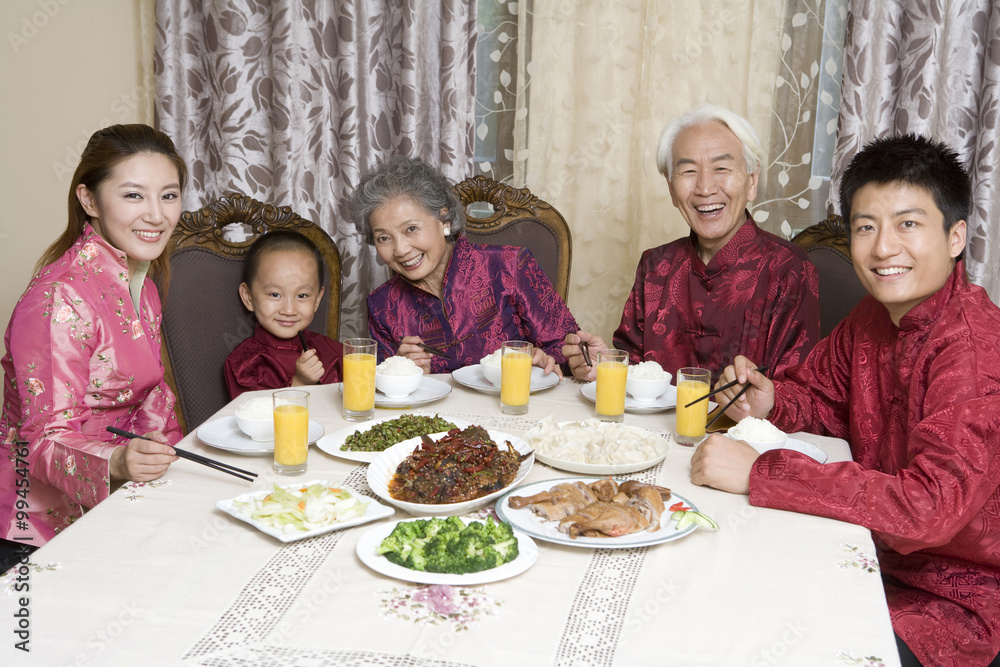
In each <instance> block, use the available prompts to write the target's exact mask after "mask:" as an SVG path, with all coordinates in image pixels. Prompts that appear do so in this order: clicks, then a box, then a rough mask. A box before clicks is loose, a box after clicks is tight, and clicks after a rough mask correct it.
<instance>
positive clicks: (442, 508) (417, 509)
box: [367, 430, 535, 516]
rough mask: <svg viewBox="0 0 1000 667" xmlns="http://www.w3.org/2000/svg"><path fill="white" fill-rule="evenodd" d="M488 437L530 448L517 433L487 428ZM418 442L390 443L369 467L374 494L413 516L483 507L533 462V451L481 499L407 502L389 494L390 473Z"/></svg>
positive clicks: (500, 443)
mask: <svg viewBox="0 0 1000 667" xmlns="http://www.w3.org/2000/svg"><path fill="white" fill-rule="evenodd" d="M487 433H488V434H489V436H490V438H492V439H493V442H495V443H497V447H504V441H505V440H510V444H512V445H514V449H516V450H517V451H519V452H520V453H522V454H527V453H528V452H530V451H531V448H530V447H528V443H526V442H525V441H524V440H521V438H519V437H517V436H516V435H510V434H509V433H501V432H500V431H490V430H487ZM419 444H420V438H411V439H409V440H404V441H403V442H401V443H399V444H398V445H393V446H392V447H390V448H389V449H387V450H385V451H384V452H382V453H381V454H379V455H378V457H376V458H375V460H374V461H372V462H371V464H370V465H369V466H368V476H367V479H368V486H369V487H371V490H372V491H373V492H374V493H375V495H376V496H378V497H379V498H381V499H382V500H384V501H386V502H387V503H389V504H390V505H395V506H396V507H398V508H400V509H401V510H403V511H405V512H409V513H410V514H413V515H414V516H450V515H452V514H465V513H467V512H471V511H473V510H477V509H479V508H480V507H485V506H486V505H489V504H490V503H492V502H493V501H494V500H496V499H497V498H499V497H500V496H502V495H503V494H504V493H506V492H507V491H508V490H510V489H512V488H514V486H516V485H517V484H518V483H519V482H520V481H521V480H522V479H524V477H525V476H526V475H527V474H528V471H530V470H531V466H532V464H534V462H535V456H534V454H532V455H530V456H528V458H526V459H524V460H523V461H521V467H520V468H519V469H518V471H517V476H516V477H515V478H514V481H512V482H511V483H510V484H508V485H507V486H505V487H504V488H502V489H500V490H499V491H494V492H493V493H490V494H488V495H485V496H483V497H482V498H476V499H475V500H466V501H464V502H460V503H447V504H444V505H429V504H428V505H425V504H423V503H408V502H405V501H402V500H396V499H395V498H393V497H392V496H390V495H389V481H390V480H392V476H393V475H394V474H396V468H397V467H399V464H400V463H401V462H402V461H403V459H405V458H406V457H407V456H409V455H410V452H412V451H413V450H414V449H416V447H417V445H419Z"/></svg>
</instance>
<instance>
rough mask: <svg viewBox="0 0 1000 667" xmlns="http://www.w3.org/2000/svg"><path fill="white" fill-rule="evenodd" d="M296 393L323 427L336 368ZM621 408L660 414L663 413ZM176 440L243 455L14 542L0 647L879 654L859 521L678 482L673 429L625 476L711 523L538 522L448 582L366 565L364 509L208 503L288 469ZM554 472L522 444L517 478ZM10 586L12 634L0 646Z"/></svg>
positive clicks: (887, 643) (375, 653)
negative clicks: (287, 531)
mask: <svg viewBox="0 0 1000 667" xmlns="http://www.w3.org/2000/svg"><path fill="white" fill-rule="evenodd" d="M438 378H439V379H442V380H444V381H446V382H448V383H449V384H451V385H452V386H453V387H454V390H453V391H452V393H451V394H450V395H449V396H448V397H446V398H444V399H443V400H440V401H438V402H435V403H433V404H430V405H425V406H421V407H418V408H416V409H415V411H417V412H420V413H423V414H434V413H440V414H442V415H451V416H454V417H458V418H462V419H466V420H469V421H472V422H474V423H479V424H482V425H484V426H486V427H488V428H491V429H497V430H500V431H505V432H508V433H513V434H518V435H519V434H521V433H523V432H524V431H526V430H528V429H529V428H531V427H532V426H534V425H535V424H536V423H537V421H538V420H539V419H541V418H542V417H544V416H546V415H549V414H552V415H554V416H555V417H556V418H557V419H558V420H560V421H565V420H577V419H584V418H587V417H590V416H592V415H593V403H591V402H589V401H588V400H587V399H586V398H584V397H583V396H582V395H581V394H580V391H579V390H580V386H581V385H579V384H577V383H575V382H573V381H571V380H564V381H563V382H562V383H560V384H559V385H558V386H557V387H554V388H552V389H549V390H546V391H543V392H539V393H536V394H533V395H532V397H531V404H530V410H529V412H528V414H527V415H524V416H522V417H510V416H506V415H503V414H501V413H500V412H499V398H498V397H497V396H495V395H488V394H484V393H479V392H477V391H474V390H471V389H468V388H466V387H464V386H462V385H459V384H458V383H456V382H454V381H453V380H452V379H451V378H450V377H449V376H438ZM311 392H312V405H311V417H312V418H313V419H315V420H317V421H319V422H320V423H321V424H322V425H323V426H324V428H325V429H326V432H327V433H331V432H333V431H336V430H339V429H341V428H343V427H344V426H346V425H347V424H348V423H347V422H345V421H344V420H343V419H342V418H341V416H340V411H341V393H340V391H339V389H338V387H337V386H327V387H316V388H312V389H311ZM256 395H266V392H265V393H259V394H256ZM252 396H254V395H253V394H250V395H246V397H252ZM239 400H245V398H241V399H239ZM235 404H236V403H234V404H231V405H230V406H227V407H226V408H225V409H223V410H222V411H220V412H219V414H217V415H216V416H215V417H214V418H215V419H217V418H220V417H223V416H228V415H231V414H233V413H234V411H235V407H234V406H235ZM399 412H401V411H400V410H382V409H379V410H377V411H376V417H388V416H394V415H395V414H398V413H399ZM625 421H626V423H628V424H631V425H635V426H642V427H645V428H649V429H653V430H659V431H662V432H663V433H664V434H669V433H670V431H671V430H672V428H673V424H674V414H673V412H672V411H666V412H660V413H656V414H648V415H633V414H628V415H626V420H625ZM796 437H799V438H801V439H804V440H809V441H810V442H813V443H814V444H816V445H818V446H819V447H821V448H822V449H824V450H825V451H826V452H827V453H828V454H830V457H831V460H834V461H836V460H845V459H847V458H848V457H849V451H848V448H847V444H846V443H845V442H843V441H841V440H834V439H831V438H822V437H818V436H810V435H797V436H796ZM179 446H182V447H185V448H187V449H190V450H192V451H195V452H198V453H201V454H205V455H208V456H212V457H214V458H218V459H222V460H225V461H227V462H229V463H232V464H234V465H238V466H240V467H244V468H249V469H253V470H256V471H257V472H259V473H261V475H260V477H259V478H258V480H257V481H256V482H255V483H253V484H250V483H247V482H243V481H240V480H238V479H235V478H233V477H229V476H227V475H224V474H222V473H219V472H216V471H214V470H211V469H208V468H205V467H203V466H199V465H196V464H194V463H191V462H189V461H184V460H181V461H178V462H176V463H175V464H174V465H172V466H171V469H170V471H169V472H168V474H167V475H165V476H164V477H163V478H162V479H161V480H158V481H156V482H151V483H146V484H134V483H130V484H127V485H125V486H124V487H122V488H121V489H119V490H118V491H117V492H115V493H114V494H112V496H111V497H110V498H109V499H108V500H106V501H105V502H103V503H101V504H100V505H99V506H98V507H97V508H95V509H94V510H92V511H90V512H88V514H87V515H86V516H85V517H84V518H83V519H81V520H80V521H79V522H78V523H77V524H75V525H73V526H72V527H71V528H70V529H68V530H67V531H66V532H65V533H63V534H62V535H60V536H58V537H57V538H56V539H54V540H52V541H51V542H50V543H49V544H48V545H46V546H45V547H44V548H42V549H40V550H39V551H37V552H36V553H35V554H33V555H32V556H31V565H30V566H29V575H28V577H27V582H28V585H29V588H28V590H27V591H25V589H23V588H22V589H21V591H20V592H18V591H15V585H16V584H17V581H16V580H15V579H14V574H13V573H9V574H8V575H7V577H6V579H5V580H4V581H3V582H2V585H3V586H4V591H5V593H6V595H3V596H0V599H2V601H3V602H2V604H3V607H2V610H0V615H2V617H3V618H4V619H6V620H5V621H3V623H5V624H6V626H4V630H5V632H4V635H3V636H5V637H6V639H5V640H4V643H3V646H2V649H0V664H4V665H9V664H37V665H94V664H101V665H103V664H114V665H161V664H164V665H169V664H189V665H386V666H397V665H398V666H400V667H403V666H407V667H418V666H429V665H452V666H458V665H476V666H486V665H528V666H535V665H537V666H543V665H560V666H563V665H565V666H574V667H575V666H581V667H583V666H591V665H594V666H612V665H614V666H622V667H624V666H632V665H635V666H639V665H684V666H690V665H727V666H728V665H753V666H765V665H808V666H810V667H812V666H818V665H837V666H843V665H875V664H880V663H879V661H881V662H882V663H884V664H885V665H897V664H898V658H897V656H896V650H895V643H894V640H893V635H892V628H891V625H890V622H889V616H888V611H887V608H886V604H885V597H884V595H883V592H882V585H881V581H880V577H879V572H878V564H877V562H876V560H875V550H874V547H873V545H872V541H871V538H870V536H869V533H868V531H866V530H864V529H863V528H860V527H858V526H853V525H850V524H845V523H841V522H838V521H833V520H830V519H824V518H818V517H811V516H806V515H800V514H795V513H790V512H780V511H775V510H768V509H760V508H755V507H752V506H750V505H749V503H748V502H747V498H746V496H737V495H731V494H727V493H723V492H720V491H715V490H713V489H707V488H703V487H696V486H694V485H692V484H691V482H690V480H689V469H690V458H691V452H692V451H693V450H691V449H688V448H683V447H679V446H677V445H672V448H671V451H670V454H669V455H668V457H667V458H666V460H665V461H664V462H663V463H662V464H660V465H659V466H657V467H655V468H653V469H651V470H648V471H644V472H641V473H636V474H635V475H632V476H631V477H633V478H636V479H641V480H644V481H650V482H656V483H659V484H662V485H665V486H668V487H670V488H671V489H673V490H674V491H675V492H677V493H679V494H680V495H682V496H684V497H686V498H688V499H690V500H691V501H692V502H693V503H695V504H696V505H697V506H698V507H699V509H701V510H702V511H703V512H705V513H706V514H708V515H709V516H711V517H713V518H714V519H715V520H717V521H718V522H719V523H720V524H721V529H720V530H719V531H717V532H709V531H704V530H697V531H695V532H694V533H693V534H691V535H690V536H688V537H685V538H682V539H680V540H677V541H673V542H668V543H665V544H661V545H658V546H653V547H648V548H637V549H628V550H590V549H581V548H575V547H569V546H561V545H554V544H550V543H546V542H538V548H539V556H538V561H537V563H536V564H535V565H534V567H532V568H531V569H530V570H528V571H527V572H525V573H524V574H522V575H520V576H517V577H515V578H513V579H509V580H506V581H502V582H496V583H492V584H487V585H483V586H475V587H467V588H462V587H455V588H452V587H426V586H419V585H415V584H409V583H406V582H403V581H398V580H394V579H391V578H387V577H384V576H382V575H379V574H377V573H375V572H373V571H371V570H369V569H368V568H367V567H365V566H364V565H363V564H362V563H361V562H360V561H359V560H358V558H357V556H356V555H355V552H354V548H355V545H356V543H357V541H358V539H359V537H360V536H361V535H362V534H364V532H365V531H367V530H368V529H369V528H370V526H369V525H366V526H360V527H358V528H353V529H349V530H343V531H337V532H333V533H329V534H327V535H324V536H321V537H317V538H314V539H310V540H304V541H300V542H295V543H290V544H287V545H286V544H282V543H281V542H279V541H277V540H275V539H273V538H271V537H268V536H266V535H264V534H263V533H261V532H259V531H257V530H255V529H254V528H252V527H251V526H249V525H247V524H245V523H243V522H239V521H237V520H235V519H233V518H231V517H229V516H228V515H226V514H224V513H222V512H220V511H219V510H217V509H215V507H214V504H215V502H216V501H217V500H221V499H225V498H231V497H234V496H236V495H239V494H241V493H244V492H246V491H248V490H259V489H269V488H270V487H271V484H272V483H273V482H275V481H277V482H279V483H287V482H288V481H289V478H282V477H278V476H276V475H274V474H273V473H272V472H271V466H270V458H269V457H266V456H265V457H247V456H239V455H234V454H230V453H228V452H225V451H221V450H218V449H215V448H212V447H209V446H206V445H204V444H203V443H201V442H199V441H198V440H197V438H196V437H195V435H193V434H192V435H189V436H188V437H187V438H185V439H184V441H183V442H182V443H180V445H179ZM568 476H572V475H571V474H570V473H564V472H561V471H558V470H555V469H553V468H550V467H548V466H545V465H542V464H540V463H536V464H535V467H534V468H533V469H532V471H531V473H530V475H529V476H528V478H527V479H526V482H532V481H537V480H546V479H556V478H561V477H568ZM314 478H325V479H329V480H331V481H334V482H337V483H342V484H344V485H345V486H349V487H352V488H354V489H357V490H359V491H362V492H368V488H367V485H366V483H365V466H363V465H361V466H359V465H356V464H354V463H351V462H349V461H344V460H341V459H338V458H335V457H332V456H330V455H327V454H326V453H324V452H322V451H319V450H318V449H316V448H315V447H313V448H311V451H310V455H309V472H308V473H307V477H306V478H303V479H314ZM406 516H407V515H405V514H403V513H402V512H400V511H397V512H396V515H395V516H394V517H392V518H394V519H398V518H405V517H406ZM23 597H28V598H30V601H29V604H28V606H27V608H28V609H29V610H30V630H29V631H30V648H31V653H30V654H24V653H23V652H21V651H18V650H16V649H15V648H14V644H15V642H16V641H18V639H17V638H16V637H15V635H14V634H13V630H14V629H16V625H17V621H16V619H14V616H13V614H14V613H15V612H17V611H18V610H19V609H21V608H22V606H21V604H20V602H22V600H21V598H23ZM7 627H9V628H10V631H9V632H8V631H7Z"/></svg>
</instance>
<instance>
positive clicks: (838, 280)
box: [792, 214, 868, 337]
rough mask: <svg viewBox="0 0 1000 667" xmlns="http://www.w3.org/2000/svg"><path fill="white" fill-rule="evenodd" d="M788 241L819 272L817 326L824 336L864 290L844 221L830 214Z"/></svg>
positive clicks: (852, 306)
mask: <svg viewBox="0 0 1000 667" xmlns="http://www.w3.org/2000/svg"><path fill="white" fill-rule="evenodd" d="M792 241H793V242H794V243H797V244H799V245H800V246H802V248H803V249H804V250H805V251H806V253H807V254H808V255H809V259H810V260H812V263H813V264H814V265H815V266H816V272H817V273H818V274H819V329H820V335H821V336H823V337H826V336H827V335H829V333H830V332H831V331H833V328H834V327H835V326H837V325H838V324H840V322H841V320H843V319H844V318H845V317H847V314H848V313H850V312H851V310H852V309H853V308H854V306H856V305H858V302H859V301H861V299H862V298H864V296H865V295H866V294H868V291H867V290H865V288H864V287H862V286H861V281H860V280H859V279H858V276H857V274H856V273H855V272H854V264H853V262H851V242H850V240H849V238H848V236H847V224H846V223H845V222H844V221H843V219H841V217H840V216H839V215H834V214H831V215H830V216H829V217H827V218H826V219H825V220H823V221H821V222H819V223H817V224H815V225H812V226H811V227H806V228H805V229H803V230H802V231H801V232H799V233H798V234H796V235H795V237H794V238H793V239H792Z"/></svg>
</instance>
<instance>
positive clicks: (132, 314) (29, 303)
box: [0, 225, 181, 546]
mask: <svg viewBox="0 0 1000 667" xmlns="http://www.w3.org/2000/svg"><path fill="white" fill-rule="evenodd" d="M160 324H161V311H160V297H159V294H158V293H157V291H156V287H155V285H153V282H152V280H150V279H148V278H147V279H146V280H145V281H144V283H143V286H142V290H141V294H140V299H139V312H138V313H136V311H135V307H134V306H133V302H132V297H131V295H130V293H129V280H128V269H127V262H126V257H125V254H124V253H123V252H121V251H120V250H117V249H115V248H114V247H112V246H111V245H109V244H108V243H107V242H106V241H104V239H103V238H101V236H100V235H98V234H97V233H96V232H95V231H94V229H93V228H92V227H91V226H90V225H86V227H85V229H84V232H83V234H82V235H81V236H80V238H79V239H77V241H76V243H75V244H74V245H73V246H72V247H71V248H70V249H69V250H68V251H66V253H65V254H64V255H63V256H62V257H61V258H60V259H59V260H57V261H56V262H53V263H52V264H49V265H48V266H46V267H45V268H43V269H42V270H41V271H40V272H39V274H38V275H37V276H35V278H34V279H33V280H32V282H31V283H30V284H29V285H28V288H27V290H26V291H25V293H24V294H23V295H22V296H21V299H20V300H19V301H18V303H17V305H16V306H15V308H14V314H13V315H12V316H11V320H10V324H9V326H8V327H7V333H6V337H5V344H6V346H7V354H6V355H5V356H4V358H3V360H2V362H0V364H2V366H3V371H4V404H3V415H2V417H0V434H2V439H3V442H4V445H2V447H3V452H4V456H5V457H6V458H7V463H8V464H9V465H4V466H3V467H2V468H0V536H3V537H9V536H11V535H15V534H16V535H17V536H18V537H20V538H26V537H31V538H32V541H31V542H29V543H30V544H32V545H35V546H41V545H42V544H44V543H45V542H46V541H48V540H49V539H51V538H52V537H53V536H54V535H55V534H56V533H58V532H59V531H60V530H62V529H64V528H65V527H66V526H68V525H69V524H70V523H71V522H72V521H73V520H74V519H76V518H79V517H80V516H82V515H83V511H84V509H83V508H90V507H93V506H94V505H96V504H97V503H98V502H100V501H102V500H104V499H105V498H106V497H107V496H108V493H109V490H110V469H109V459H110V457H111V453H112V452H113V451H114V450H115V448H116V447H118V446H120V445H121V444H125V443H124V440H123V439H121V438H118V437H116V436H112V435H111V434H110V433H107V432H106V431H105V427H107V426H116V427H118V428H121V429H125V430H128V431H132V432H134V433H148V432H150V431H162V432H163V434H164V435H165V436H166V438H167V440H168V441H169V442H171V443H173V442H177V441H178V440H180V439H181V431H180V428H179V427H178V425H177V420H176V418H175V417H174V411H173V408H174V402H175V401H174V395H173V393H172V392H171V391H170V389H169V388H168V387H167V385H166V383H165V382H164V380H163V364H162V362H161V360H160V344H161V340H160ZM15 440H26V441H27V442H28V443H29V444H28V450H29V453H28V458H27V465H28V477H27V478H26V479H27V480H28V483H27V484H26V485H24V484H23V483H22V486H21V487H20V488H22V489H24V488H27V500H28V503H29V509H28V510H27V512H28V517H29V518H28V521H27V524H28V525H27V528H25V527H23V526H19V525H18V524H19V522H18V521H16V511H15V504H16V502H17V500H18V495H17V491H18V486H17V480H19V479H22V478H21V477H20V476H18V475H17V473H16V468H17V467H18V466H16V465H15V463H16V462H15V460H14V449H15V447H14V445H13V444H12V443H13V442H14V441H15ZM19 465H23V464H19Z"/></svg>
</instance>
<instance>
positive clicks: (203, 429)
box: [196, 416, 323, 454]
mask: <svg viewBox="0 0 1000 667" xmlns="http://www.w3.org/2000/svg"><path fill="white" fill-rule="evenodd" d="M196 433H197V434H198V439H199V440H201V441H202V442H204V443H205V444H206V445H209V446H211V447H215V448H217V449H224V450H226V451H227V452H236V453H237V454H273V453H274V440H254V439H253V438H251V437H250V436H249V435H247V434H246V433H244V432H243V431H242V430H240V427H239V424H237V423H236V417H234V416H229V417H223V418H222V419H216V420H215V421H211V422H206V423H204V424H202V425H201V426H199V427H198V430H197V431H196ZM322 437H323V426H322V425H321V424H320V423H319V422H317V421H313V420H312V419H310V420H309V444H312V443H314V442H316V441H317V440H319V439H320V438H322Z"/></svg>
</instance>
